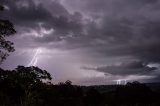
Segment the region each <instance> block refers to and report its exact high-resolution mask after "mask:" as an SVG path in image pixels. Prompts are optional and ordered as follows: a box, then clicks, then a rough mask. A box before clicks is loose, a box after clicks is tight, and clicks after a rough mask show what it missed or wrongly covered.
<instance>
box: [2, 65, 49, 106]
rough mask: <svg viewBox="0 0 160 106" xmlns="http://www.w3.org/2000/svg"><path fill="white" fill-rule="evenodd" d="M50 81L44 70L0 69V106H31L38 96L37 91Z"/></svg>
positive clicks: (25, 68)
mask: <svg viewBox="0 0 160 106" xmlns="http://www.w3.org/2000/svg"><path fill="white" fill-rule="evenodd" d="M51 79H52V78H51V75H50V74H49V73H48V72H47V71H46V70H42V69H40V68H38V67H34V66H32V67H24V66H18V67H17V68H16V69H15V70H12V71H9V70H3V69H0V86H1V87H0V105H4V104H5V105H6V103H10V104H9V105H11V104H12V103H13V104H21V105H22V106H31V104H32V103H34V102H35V101H36V98H37V96H38V94H39V93H38V92H37V91H38V90H37V89H40V88H41V86H43V85H44V84H47V83H46V80H48V81H50V80H51ZM5 98H6V99H5ZM1 101H2V102H1ZM3 102H5V103H4V104H3Z"/></svg>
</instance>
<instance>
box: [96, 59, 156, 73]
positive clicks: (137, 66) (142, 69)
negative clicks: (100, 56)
mask: <svg viewBox="0 0 160 106" xmlns="http://www.w3.org/2000/svg"><path fill="white" fill-rule="evenodd" d="M156 69H157V68H155V67H149V66H147V65H146V64H143V63H142V62H130V63H122V64H120V65H115V66H106V67H98V68H96V70H97V71H99V72H104V73H105V74H106V75H120V76H128V75H147V74H151V73H153V72H154V70H156Z"/></svg>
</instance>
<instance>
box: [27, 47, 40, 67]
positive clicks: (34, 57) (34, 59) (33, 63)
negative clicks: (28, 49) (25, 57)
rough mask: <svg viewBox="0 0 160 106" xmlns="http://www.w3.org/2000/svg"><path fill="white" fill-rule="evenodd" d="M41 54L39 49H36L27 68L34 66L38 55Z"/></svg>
mask: <svg viewBox="0 0 160 106" xmlns="http://www.w3.org/2000/svg"><path fill="white" fill-rule="evenodd" d="M41 52H42V49H41V48H38V49H37V50H36V52H35V54H34V56H33V58H32V60H31V62H30V63H29V64H28V66H36V65H37V62H38V58H39V54H40V53H41Z"/></svg>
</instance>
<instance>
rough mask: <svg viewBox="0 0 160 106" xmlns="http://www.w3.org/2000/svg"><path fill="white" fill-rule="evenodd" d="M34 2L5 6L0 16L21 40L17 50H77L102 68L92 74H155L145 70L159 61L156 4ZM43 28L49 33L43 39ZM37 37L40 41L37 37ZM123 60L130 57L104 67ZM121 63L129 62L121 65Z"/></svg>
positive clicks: (139, 0)
mask: <svg viewBox="0 0 160 106" xmlns="http://www.w3.org/2000/svg"><path fill="white" fill-rule="evenodd" d="M37 1H38V2H37ZM37 1H36V2H35V1H33V0H17V1H12V0H6V1H3V2H4V4H5V5H6V6H8V7H9V9H8V10H7V11H5V12H4V15H3V17H7V19H10V20H11V21H12V22H13V23H14V24H15V26H16V27H18V30H17V31H18V32H21V34H22V35H24V36H22V37H21V38H18V36H17V39H15V42H16V44H17V41H18V42H19V45H18V46H17V47H22V48H23V47H24V48H26V47H27V46H28V48H33V46H34V47H44V48H47V49H52V48H58V49H62V50H64V49H65V50H77V49H79V50H80V51H81V52H83V51H84V53H86V54H85V56H83V55H82V56H80V57H82V58H84V57H86V58H92V61H94V62H95V63H97V64H98V65H97V64H96V65H95V66H101V65H100V64H102V63H103V65H106V66H105V67H98V68H96V69H94V70H96V71H97V72H103V73H105V74H106V75H109V74H110V75H119V76H128V75H147V74H152V75H153V76H156V74H155V73H154V71H155V70H157V69H156V68H155V67H149V66H148V65H149V64H151V63H153V64H154V63H157V64H159V62H160V56H159V54H160V49H159V48H160V42H159V39H160V7H159V5H160V1H159V0H83V1H82V0H61V1H62V2H59V1H58V0H57V1H56V0H53V1H52V0H46V1H44V0H37ZM0 2H2V1H0ZM42 28H44V29H45V30H46V31H49V30H53V31H52V32H51V33H49V34H45V33H44V32H45V31H43V30H42ZM35 32H36V33H37V32H38V33H37V36H34V35H35ZM42 32H43V33H42ZM26 33H28V34H30V35H33V36H26V35H28V34H26ZM41 33H42V35H44V36H41V37H40V36H38V35H40V34H41ZM86 55H87V56H88V57H87V56H86ZM121 57H129V58H122V59H119V61H118V62H119V63H122V64H120V65H119V66H116V65H115V64H114V62H116V61H113V62H112V63H113V64H112V65H110V66H108V64H107V62H106V61H107V59H108V58H110V60H112V59H113V58H121ZM123 59H124V60H126V61H127V62H129V63H127V64H124V63H125V62H123V61H124V60H123ZM100 60H103V61H104V60H106V61H104V62H100ZM133 60H136V61H133ZM137 61H140V62H137ZM94 62H90V63H88V64H92V63H94ZM105 62H106V63H105ZM108 63H109V62H108ZM152 72H153V73H152ZM157 73H159V72H157ZM157 79H159V77H158V78H157ZM113 80H114V78H113Z"/></svg>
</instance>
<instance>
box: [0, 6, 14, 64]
mask: <svg viewBox="0 0 160 106" xmlns="http://www.w3.org/2000/svg"><path fill="white" fill-rule="evenodd" d="M3 10H4V7H3V6H0V11H3ZM15 33H16V31H15V29H14V26H13V24H12V23H11V22H10V21H8V20H4V19H0V63H2V61H3V60H4V59H6V57H7V56H8V55H9V52H13V51H14V47H13V42H11V41H8V40H6V37H9V36H11V35H13V34H15Z"/></svg>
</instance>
